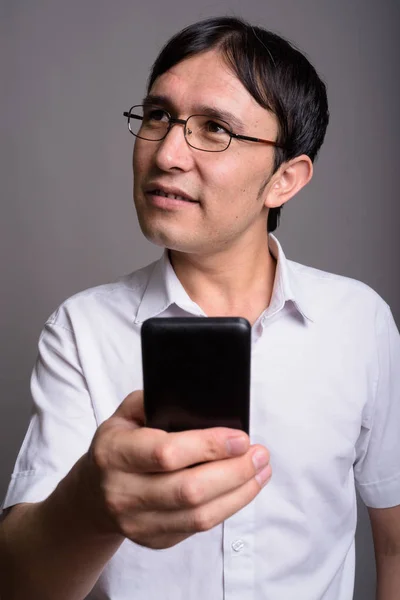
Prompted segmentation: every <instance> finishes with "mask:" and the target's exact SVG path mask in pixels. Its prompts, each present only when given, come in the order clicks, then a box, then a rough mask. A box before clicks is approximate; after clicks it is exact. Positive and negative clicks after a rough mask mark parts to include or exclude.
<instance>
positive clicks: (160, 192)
mask: <svg viewBox="0 0 400 600" xmlns="http://www.w3.org/2000/svg"><path fill="white" fill-rule="evenodd" d="M147 193H150V194H154V196H162V197H163V198H170V199H171V200H181V201H183V202H195V203H196V202H197V200H192V199H191V198H188V197H187V196H180V195H179V194H171V193H167V192H164V191H163V190H160V189H156V190H151V191H149V192H147Z"/></svg>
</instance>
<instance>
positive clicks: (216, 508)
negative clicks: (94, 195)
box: [1, 18, 400, 600]
mask: <svg viewBox="0 0 400 600" xmlns="http://www.w3.org/2000/svg"><path fill="white" fill-rule="evenodd" d="M126 116H127V118H128V124H129V127H130V130H131V132H132V133H133V134H134V135H135V136H136V139H135V148H134V156H133V170H134V200H135V205H136V209H137V213H138V216H139V221H140V225H141V228H142V230H143V233H144V235H145V236H146V237H147V238H148V239H149V240H151V241H152V242H154V243H155V244H158V245H160V246H161V247H164V248H165V249H166V250H165V253H164V255H163V257H162V258H161V259H160V260H159V261H158V262H156V263H154V264H152V265H150V266H148V267H146V268H144V269H142V270H140V271H137V272H135V273H132V274H131V275H129V276H127V277H123V278H121V279H120V280H118V281H117V282H116V283H114V284H112V285H105V286H100V287H97V288H95V289H92V290H87V291H86V292H83V293H81V294H78V295H77V296H75V297H73V298H71V299H69V300H68V301H67V302H65V303H64V304H63V305H62V306H61V307H60V308H59V309H58V310H57V311H56V313H55V314H54V315H52V317H51V318H50V319H49V320H48V322H47V323H46V326H45V329H44V331H43V334H42V336H41V338H40V343H39V358H38V362H37V364H36V367H35V370H34V373H33V378H32V393H33V399H34V404H35V411H34V414H33V417H32V421H31V424H30V427H29V430H28V433H27V437H26V440H25V442H24V444H23V447H22V449H21V452H20V455H19V457H18V460H17V464H16V468H15V472H14V475H13V479H12V482H11V484H10V488H9V490H8V494H7V497H6V500H5V504H4V506H5V508H6V509H8V508H9V507H12V508H11V509H10V510H8V511H7V513H6V518H5V520H4V521H3V523H2V529H1V550H2V564H3V565H4V566H5V567H6V568H5V569H4V573H5V574H4V575H3V581H2V585H3V589H4V592H3V594H4V598H10V599H11V598H12V599H13V600H18V599H24V600H25V599H26V598H29V599H30V600H35V599H38V600H39V599H40V600H45V599H51V600H54V599H55V598H57V600H72V599H73V600H77V599H82V598H85V597H86V596H87V595H88V594H89V597H90V598H91V599H100V598H101V599H103V598H109V599H115V600H116V599H118V600H125V599H126V600H128V599H129V600H131V599H134V600H141V599H145V598H146V600H147V599H149V598H163V599H171V600H172V599H174V600H177V599H185V600H186V599H190V600H196V599H200V598H209V599H210V600H222V599H225V600H233V599H235V598H239V597H240V598H246V599H248V598H254V599H256V600H262V599H273V600H278V599H279V600H293V599H294V598H296V600H350V598H352V595H353V583H354V534H355V527H356V496H355V483H356V484H357V487H358V489H359V491H360V493H361V496H362V498H363V499H364V501H365V502H366V504H367V506H368V507H369V510H370V514H371V519H372V526H373V532H374V541H375V549H376V556H377V566H378V598H379V600H395V598H399V591H398V590H399V589H400V521H399V520H400V507H399V504H400V460H399V458H400V436H399V420H400V377H399V370H398V364H399V358H400V342H399V336H398V332H397V330H396V327H395V324H394V322H393V318H392V316H391V314H390V311H389V308H388V307H387V305H386V304H385V302H384V301H383V300H382V299H381V298H379V296H378V295H377V294H376V293H374V292H373V291H372V290H371V289H369V288H368V287H367V286H365V285H363V284H361V283H359V282H356V281H352V280H349V279H346V278H343V277H339V276H335V275H330V274H328V273H322V272H320V271H317V270H315V269H311V268H308V267H304V266H301V265H299V264H296V263H293V262H291V261H288V260H287V259H286V258H285V256H284V254H283V251H282V249H281V247H280V245H279V243H278V241H277V240H276V238H275V237H274V236H272V235H271V232H272V231H273V230H274V229H275V228H276V226H277V219H278V215H279V210H280V207H281V206H282V205H283V204H285V203H286V202H287V201H288V200H290V199H291V198H292V197H293V196H294V195H295V194H296V193H297V192H298V191H299V190H300V189H301V188H302V187H304V186H305V185H306V184H307V183H308V181H309V180H310V179H311V177H312V171H313V160H314V158H315V156H316V154H317V152H318V150H319V148H320V146H321V144H322V141H323V138H324V134H325V130H326V126H327V123H328V109H327V102H326V93H325V86H324V85H323V83H322V82H321V81H320V79H319V77H318V76H317V74H316V72H315V70H314V69H313V67H312V66H311V65H310V64H309V62H308V61H307V60H306V59H305V57H304V56H302V55H301V54H300V53H299V52H298V51H297V50H295V49H294V48H293V47H292V46H290V45H289V44H288V43H287V42H285V41H284V40H282V39H281V38H279V37H278V36H275V35H273V34H271V33H270V32H267V31H265V30H263V29H260V28H253V27H251V26H249V25H248V24H246V23H244V22H242V21H239V20H237V19H231V18H219V19H210V20H207V21H204V22H201V23H197V24H195V25H193V26H191V27H189V28H187V29H186V30H184V31H182V32H180V33H179V34H177V36H175V38H173V39H172V40H171V41H170V42H169V43H168V44H167V46H166V47H165V48H164V50H163V51H162V52H161V54H160V56H159V57H158V59H157V61H156V63H155V65H154V67H153V71H152V74H151V76H150V81H149V89H148V94H147V96H146V98H145V100H144V101H143V102H142V106H135V107H132V109H130V110H129V111H128V112H127V113H126ZM268 232H269V233H268ZM184 315H186V316H188V315H196V316H204V317H206V316H213V315H219V316H221V315H223V316H228V315H235V316H243V317H246V318H247V319H248V320H249V321H250V323H251V324H252V380H251V428H250V429H251V430H250V439H251V443H250V441H249V438H248V437H247V436H246V435H245V434H243V433H242V432H240V431H235V430H231V429H227V428H226V429H224V428H215V429H209V430H203V431H187V432H182V433H170V434H168V433H165V432H163V431H160V430H152V429H150V428H146V427H145V426H144V420H143V407H142V392H141V391H140V390H141V388H142V375H141V358H140V328H141V324H142V323H143V321H145V320H146V319H148V318H150V317H154V316H160V317H161V316H163V317H169V316H184ZM155 376H156V374H155ZM132 390H136V391H132ZM270 457H271V464H272V468H273V474H272V470H271V465H270ZM192 465H195V466H192ZM189 467H191V468H189ZM271 474H272V477H271ZM267 483H268V485H266V484H267ZM194 534H196V535H194Z"/></svg>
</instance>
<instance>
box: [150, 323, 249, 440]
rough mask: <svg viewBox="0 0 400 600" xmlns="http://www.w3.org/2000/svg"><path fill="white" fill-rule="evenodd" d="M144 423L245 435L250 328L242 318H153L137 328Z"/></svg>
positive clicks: (247, 415)
mask: <svg viewBox="0 0 400 600" xmlns="http://www.w3.org/2000/svg"><path fill="white" fill-rule="evenodd" d="M141 339H142V360H143V387H144V410H145V417H146V426H148V427H155V428H157V429H163V430H165V431H184V430H187V429H204V428H206V427H219V426H222V427H233V428H235V429H241V430H243V431H245V432H246V433H249V418H250V357H251V326H250V323H249V322H248V321H247V320H246V319H243V318H242V317H176V318H175V317H173V318H152V319H148V320H147V321H145V322H144V323H143V325H142V330H141Z"/></svg>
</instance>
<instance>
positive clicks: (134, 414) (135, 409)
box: [113, 390, 145, 426]
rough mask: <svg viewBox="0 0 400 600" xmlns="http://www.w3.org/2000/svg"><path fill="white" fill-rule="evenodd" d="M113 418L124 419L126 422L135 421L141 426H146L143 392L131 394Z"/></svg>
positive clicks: (136, 391)
mask: <svg viewBox="0 0 400 600" xmlns="http://www.w3.org/2000/svg"><path fill="white" fill-rule="evenodd" d="M113 416H114V417H119V418H121V419H124V420H125V421H131V422H132V421H133V422H134V423H135V424H136V425H139V426H144V424H145V415H144V405H143V390H135V391H134V392H131V393H130V394H129V395H128V396H127V397H126V398H125V400H123V401H122V402H121V404H120V405H119V407H118V408H117V410H116V411H115V413H114V415H113Z"/></svg>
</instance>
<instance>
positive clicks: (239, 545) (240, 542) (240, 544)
mask: <svg viewBox="0 0 400 600" xmlns="http://www.w3.org/2000/svg"><path fill="white" fill-rule="evenodd" d="M243 548H244V542H243V540H235V541H234V542H232V549H233V550H234V551H235V552H240V551H241V550H243Z"/></svg>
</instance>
